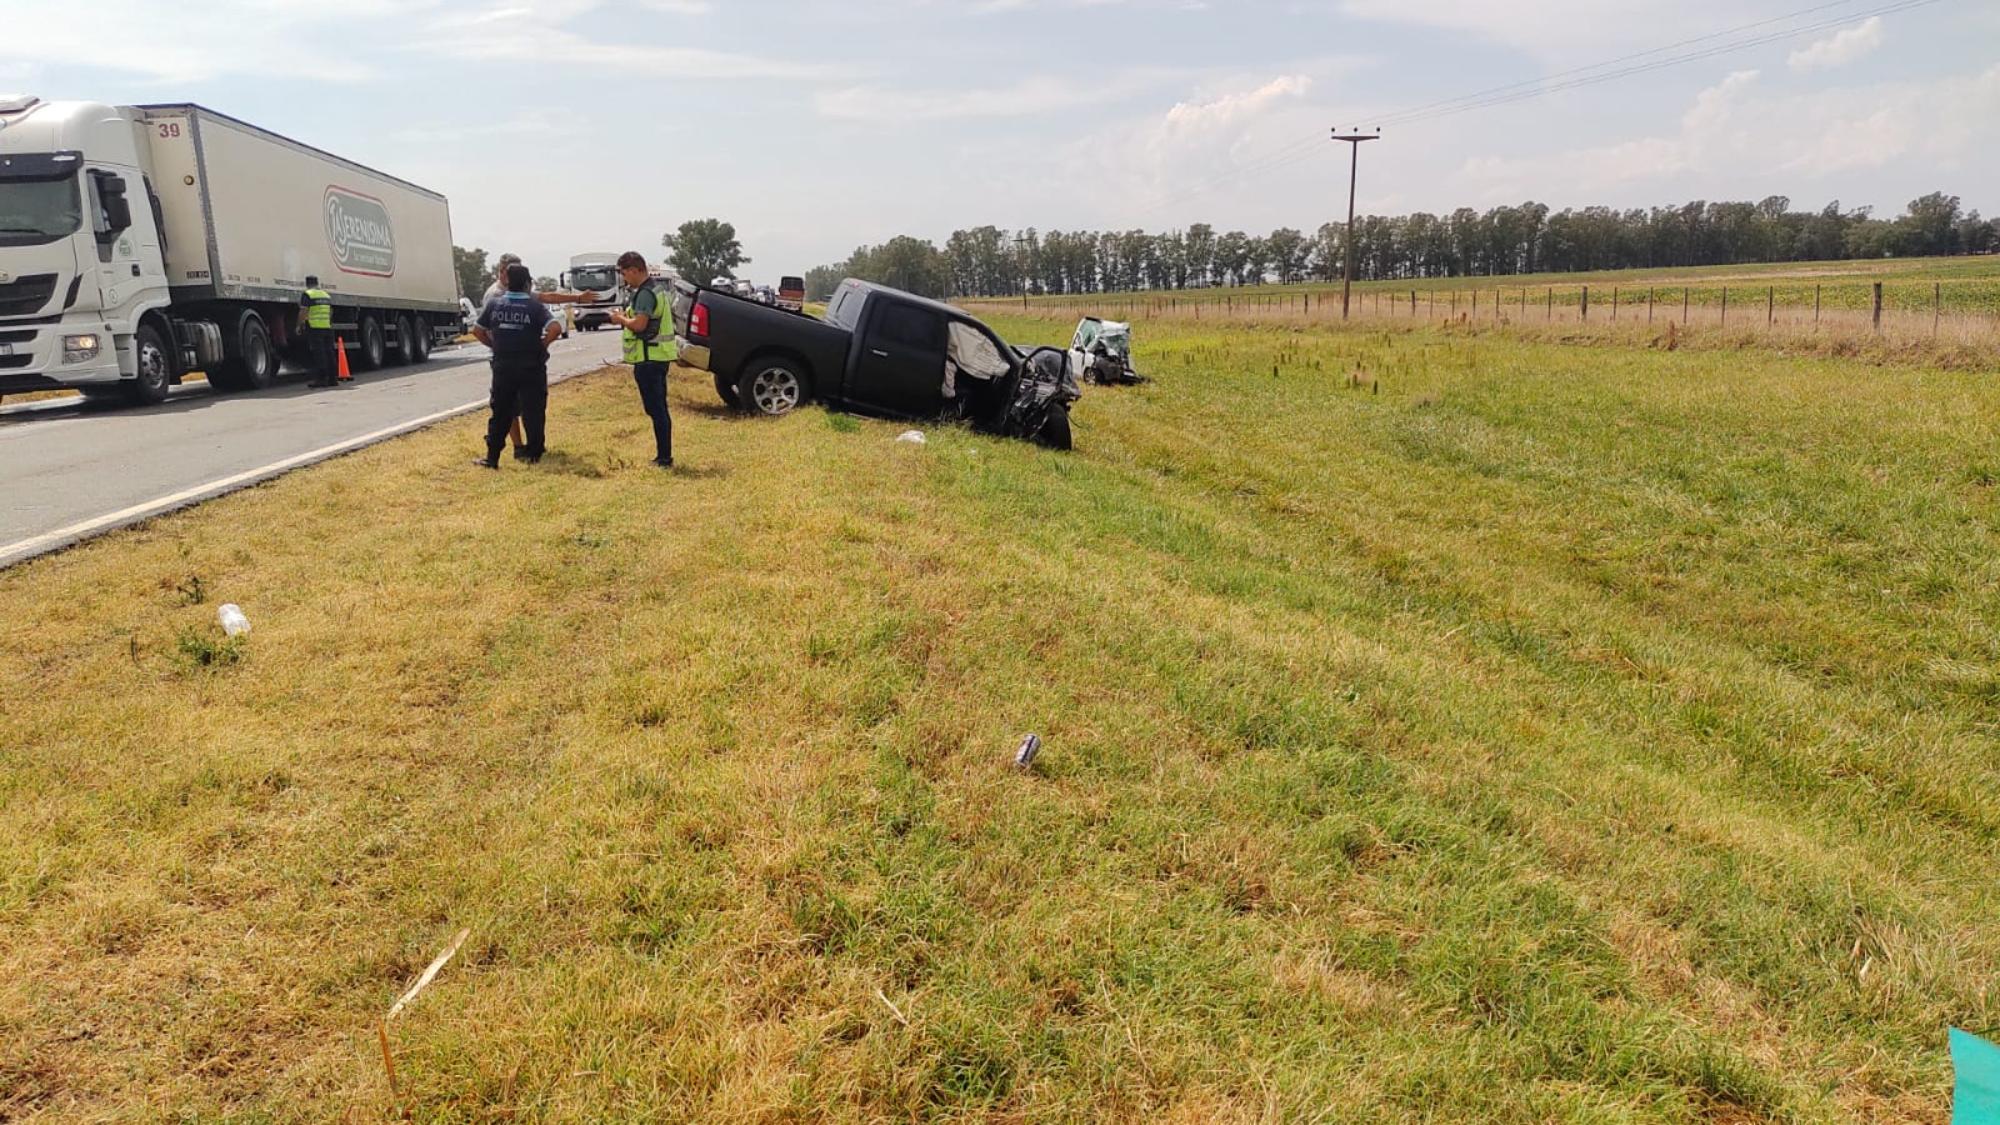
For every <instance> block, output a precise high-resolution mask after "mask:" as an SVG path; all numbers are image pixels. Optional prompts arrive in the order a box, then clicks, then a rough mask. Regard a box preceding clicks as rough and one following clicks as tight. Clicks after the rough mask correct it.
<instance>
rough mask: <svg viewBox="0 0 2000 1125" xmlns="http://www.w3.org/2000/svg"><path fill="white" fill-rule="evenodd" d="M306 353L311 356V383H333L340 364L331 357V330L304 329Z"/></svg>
mask: <svg viewBox="0 0 2000 1125" xmlns="http://www.w3.org/2000/svg"><path fill="white" fill-rule="evenodd" d="M306 353H307V354H308V355H310V356H312V369H313V381H314V382H316V383H331V382H333V380H334V376H335V375H336V374H337V373H338V372H339V371H340V364H339V363H338V362H337V361H336V360H335V359H334V357H333V329H331V328H308V329H306Z"/></svg>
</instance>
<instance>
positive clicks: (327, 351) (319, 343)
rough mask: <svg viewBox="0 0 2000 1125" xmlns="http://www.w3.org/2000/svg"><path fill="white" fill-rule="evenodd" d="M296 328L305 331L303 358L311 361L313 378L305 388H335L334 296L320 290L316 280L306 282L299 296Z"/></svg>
mask: <svg viewBox="0 0 2000 1125" xmlns="http://www.w3.org/2000/svg"><path fill="white" fill-rule="evenodd" d="M299 327H301V328H303V329H305V333H306V354H308V355H310V356H311V357H312V366H313V378H312V382H310V383H307V384H306V386H308V387H331V386H334V385H335V383H336V380H335V378H334V374H335V371H336V370H337V368H336V364H335V362H334V357H333V294H331V293H328V292H327V291H326V290H324V289H321V288H320V287H319V278H317V277H308V278H306V291H305V292H304V293H302V294H300V295H299Z"/></svg>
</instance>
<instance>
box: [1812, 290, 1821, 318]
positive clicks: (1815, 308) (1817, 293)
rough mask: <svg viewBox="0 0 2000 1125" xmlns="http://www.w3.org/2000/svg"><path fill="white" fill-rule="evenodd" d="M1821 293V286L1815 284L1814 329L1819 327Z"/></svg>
mask: <svg viewBox="0 0 2000 1125" xmlns="http://www.w3.org/2000/svg"><path fill="white" fill-rule="evenodd" d="M1819 291H1820V286H1819V285H1817V284H1815V285H1814V286H1813V327H1814V328H1818V327H1819Z"/></svg>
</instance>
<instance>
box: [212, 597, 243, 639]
mask: <svg viewBox="0 0 2000 1125" xmlns="http://www.w3.org/2000/svg"><path fill="white" fill-rule="evenodd" d="M215 619H216V621H217V622H218V623H220V624H221V625H222V631H223V632H225V633H227V634H229V635H230V636H231V637H243V636H248V635H249V634H250V619H249V618H248V617H246V616H244V614H243V607H242V606H239V605H237V604H236V603H235V602H230V603H229V604H228V605H225V606H222V607H220V608H218V609H217V610H216V611H215Z"/></svg>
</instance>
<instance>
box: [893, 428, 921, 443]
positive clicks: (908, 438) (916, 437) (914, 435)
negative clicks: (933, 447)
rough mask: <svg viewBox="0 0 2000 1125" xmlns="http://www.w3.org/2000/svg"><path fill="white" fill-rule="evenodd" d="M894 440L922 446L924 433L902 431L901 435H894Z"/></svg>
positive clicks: (919, 431)
mask: <svg viewBox="0 0 2000 1125" xmlns="http://www.w3.org/2000/svg"><path fill="white" fill-rule="evenodd" d="M896 440H897V441H900V442H907V443H908V444H910V445H922V444H924V433H923V431H922V430H904V431H903V432H902V433H900V434H898V435H896Z"/></svg>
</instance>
